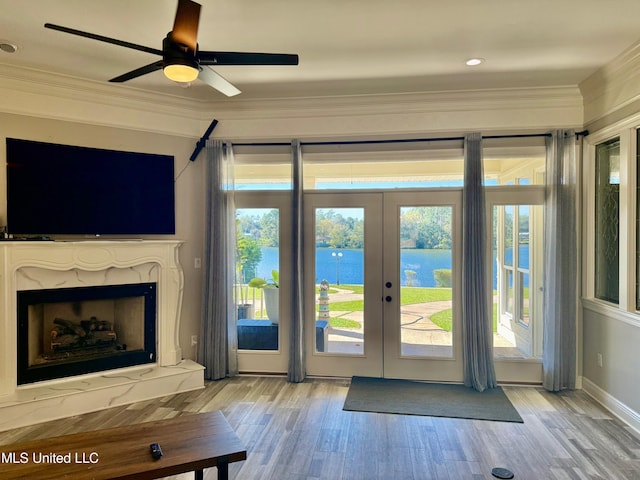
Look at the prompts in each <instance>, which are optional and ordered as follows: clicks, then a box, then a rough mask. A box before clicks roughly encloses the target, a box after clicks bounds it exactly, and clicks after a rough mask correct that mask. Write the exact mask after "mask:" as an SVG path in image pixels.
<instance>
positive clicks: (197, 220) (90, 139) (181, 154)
mask: <svg viewBox="0 0 640 480" xmlns="http://www.w3.org/2000/svg"><path fill="white" fill-rule="evenodd" d="M0 132H1V133H0V145H1V146H0V165H2V168H0V225H4V224H5V222H6V178H5V177H6V169H5V167H4V165H5V163H6V148H5V138H6V137H13V138H23V139H27V140H36V141H44V142H51V143H61V144H69V145H81V146H87V147H95V148H105V149H113V150H127V151H136V152H145V153H157V154H164V155H173V156H174V158H175V172H176V175H178V173H179V172H180V171H181V170H182V169H183V168H184V167H185V166H186V168H185V169H184V171H183V172H182V174H181V175H180V177H179V178H178V180H177V181H176V186H175V194H176V234H175V236H163V237H145V238H171V239H179V240H183V241H184V245H183V246H182V247H181V249H180V263H181V264H182V267H183V269H184V279H185V283H184V300H183V305H182V319H181V327H180V344H181V346H182V351H183V355H184V357H185V358H190V359H195V353H196V352H195V348H193V347H191V335H197V334H198V333H199V319H200V290H201V272H202V270H196V269H195V268H194V258H195V257H202V239H203V235H204V233H203V228H202V225H203V218H204V212H203V202H202V195H203V193H202V191H203V165H204V162H203V161H202V158H199V159H198V160H197V161H196V162H190V161H189V156H190V155H191V152H192V151H193V149H194V147H195V141H196V139H193V138H186V137H179V136H172V135H168V134H162V133H149V132H141V131H138V130H130V129H122V128H114V127H105V126H97V125H87V124H82V123H75V122H69V121H62V120H54V119H44V118H37V117H31V116H23V115H16V114H9V113H0ZM104 239H108V238H107V237H104ZM3 320H4V319H3Z"/></svg>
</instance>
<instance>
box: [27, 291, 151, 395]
mask: <svg viewBox="0 0 640 480" xmlns="http://www.w3.org/2000/svg"><path fill="white" fill-rule="evenodd" d="M156 290H157V285H156V283H140V284H126V285H104V286H91V287H76V288H57V289H44V290H22V291H18V292H17V313H18V315H17V320H18V328H17V332H18V351H17V353H18V359H17V361H18V385H23V384H27V383H33V382H39V381H43V380H53V379H56V378H64V377H70V376H75V375H82V374H86V373H93V372H101V371H107V370H112V369H115V368H122V367H131V366H135V365H142V364H145V363H153V362H155V361H156V358H155V357H156Z"/></svg>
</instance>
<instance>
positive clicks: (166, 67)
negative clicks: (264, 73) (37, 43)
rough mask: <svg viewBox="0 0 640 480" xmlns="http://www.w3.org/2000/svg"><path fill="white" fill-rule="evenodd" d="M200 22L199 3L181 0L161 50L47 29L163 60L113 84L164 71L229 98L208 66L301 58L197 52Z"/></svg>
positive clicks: (227, 86) (228, 88)
mask: <svg viewBox="0 0 640 480" xmlns="http://www.w3.org/2000/svg"><path fill="white" fill-rule="evenodd" d="M199 22H200V4H198V3H196V2H193V1H192V0H178V9H177V11H176V17H175V20H174V23H173V30H172V31H170V32H169V33H168V34H167V36H166V37H165V38H164V40H163V41H162V50H158V49H155V48H151V47H145V46H144V45H137V44H135V43H131V42H125V41H122V40H117V39H115V38H110V37H105V36H102V35H96V34H94V33H88V32H83V31H81V30H75V29H73V28H68V27H62V26H60V25H54V24H52V23H45V24H44V26H45V28H50V29H52V30H57V31H60V32H64V33H70V34H72V35H78V36H81V37H86V38H91V39H93V40H98V41H101V42H106V43H111V44H113V45H119V46H121V47H126V48H131V49H134V50H139V51H142V52H147V53H152V54H154V55H160V56H161V57H162V60H158V61H156V62H153V63H150V64H149V65H145V66H144V67H140V68H137V69H135V70H132V71H130V72H127V73H125V74H123V75H120V76H118V77H115V78H112V79H111V80H109V81H110V82H126V81H127V80H131V79H133V78H136V77H140V76H142V75H146V74H148V73H151V72H155V71H156V70H163V71H164V74H165V76H166V77H167V78H169V79H171V80H174V81H176V82H180V83H189V82H192V81H194V80H196V79H197V78H199V79H200V80H202V81H203V82H205V83H207V84H208V85H210V86H211V87H213V88H215V89H216V90H218V91H220V92H222V93H223V94H225V95H227V96H228V97H232V96H234V95H237V94H239V93H240V90H238V89H237V88H236V87H235V86H234V85H232V84H231V83H230V82H228V81H227V80H225V79H224V78H223V77H222V76H221V75H220V74H218V73H216V72H215V71H213V70H212V69H211V68H207V66H209V65H298V55H292V54H286V53H250V52H204V51H200V50H198V41H197V38H198V24H199Z"/></svg>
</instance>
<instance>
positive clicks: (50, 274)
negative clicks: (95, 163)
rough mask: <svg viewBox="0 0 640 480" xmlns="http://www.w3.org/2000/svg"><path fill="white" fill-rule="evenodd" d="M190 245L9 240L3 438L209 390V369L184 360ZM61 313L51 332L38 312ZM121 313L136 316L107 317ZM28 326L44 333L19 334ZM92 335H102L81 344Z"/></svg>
mask: <svg viewBox="0 0 640 480" xmlns="http://www.w3.org/2000/svg"><path fill="white" fill-rule="evenodd" d="M181 244H182V242H180V241H179V240H113V241H108V240H92V241H54V242H47V241H39V242H25V241H4V242H0V431H4V430H7V429H11V428H17V427H21V426H25V425H31V424H34V423H38V422H44V421H49V420H54V419H58V418H64V417H67V416H71V415H80V414H82V413H86V412H90V411H96V410H100V409H103V408H109V407H114V406H117V405H125V404H129V403H133V402H139V401H142V400H150V399H152V398H159V397H163V396H166V395H172V394H174V393H179V392H186V391H190V390H195V389H201V388H203V387H204V375H203V371H204V367H203V366H202V365H198V364H197V363H196V362H194V361H192V360H188V359H183V358H182V349H181V348H180V342H179V332H180V317H181V315H180V311H181V305H182V289H183V285H184V277H183V273H182V267H181V266H180V262H179V255H178V251H179V248H180V245H181ZM137 288H141V289H142V290H138V291H136V290H135V289H137ZM147 288H150V290H145V289H147ZM121 289H122V290H121ZM130 289H134V290H133V293H132V290H130ZM123 291H124V293H123ZM84 292H91V293H90V294H85V293H84ZM105 292H106V293H105ZM50 294H52V295H54V296H53V297H50V296H49V295H50ZM78 294H80V298H78V297H77V296H76V295H78ZM23 295H24V296H25V298H24V299H22V298H20V299H19V298H18V297H19V296H20V297H22V296H23ZM60 295H62V297H60ZM66 295H69V296H68V297H65V296H66ZM82 295H87V297H86V298H82ZM29 296H31V299H29V298H28V297H29ZM105 296H106V297H111V299H109V300H107V299H106V298H104V297H105ZM114 297H115V298H114ZM18 303H20V306H18ZM46 304H54V306H51V305H49V306H47V307H46V308H45V305H46ZM59 304H61V305H59ZM25 305H26V306H25ZM94 307H95V308H94ZM25 309H26V311H27V316H26V317H25V316H22V317H21V318H22V320H20V322H19V321H17V318H18V317H19V313H18V311H19V310H20V311H21V312H22V314H24V311H25ZM29 309H31V310H32V314H37V315H34V316H32V319H31V320H29V319H28V318H29V317H28V313H29V312H28V311H29ZM51 309H53V312H54V313H52V314H51V315H50V318H51V317H52V320H49V321H50V322H51V323H49V324H46V325H45V323H44V322H45V320H44V317H43V318H42V319H41V318H40V316H39V315H40V314H39V313H38V311H39V310H42V311H43V313H42V315H43V316H44V315H45V313H44V311H45V310H47V311H49V310H51ZM56 309H57V310H56ZM116 310H117V311H120V310H129V311H130V313H127V314H126V315H124V316H123V315H122V314H120V313H118V314H117V315H116V314H115V313H114V314H110V316H107V314H105V313H104V312H105V311H108V312H111V311H116ZM142 311H144V314H140V312H142ZM92 317H95V318H92ZM111 317H113V318H111ZM25 318H26V319H27V320H24V319H25ZM56 318H57V319H58V323H55V319H56ZM123 318H124V325H125V327H123ZM134 319H135V320H134ZM152 319H153V320H155V322H152V321H151V320H152ZM25 322H27V328H31V327H30V323H29V322H32V323H34V324H37V325H39V326H37V327H33V328H34V330H32V332H31V333H29V331H28V330H21V332H20V333H19V332H18V330H19V329H20V323H23V324H24V323H25ZM83 322H84V323H83ZM23 326H24V325H23ZM85 327H86V328H85ZM123 328H125V330H123ZM78 329H82V330H83V331H84V333H83V332H82V331H80V330H78ZM52 332H55V333H54V334H53V336H55V339H54V340H55V341H53V342H52V340H51V337H52ZM88 332H100V333H97V334H96V333H93V334H92V335H91V337H90V338H89V339H85V340H80V339H79V338H75V337H74V335H75V336H78V337H82V338H85V337H89V333H88ZM114 334H115V336H114ZM65 335H67V336H66V337H65V338H64V339H62V340H60V337H61V336H65ZM46 336H48V337H49V338H48V339H46V341H45V337H46ZM90 344H93V345H92V346H91V347H89V345H90ZM30 345H31V352H32V353H28V352H29V348H30ZM47 345H48V347H47ZM114 345H115V348H116V351H115V352H113V350H112V347H113V346H114ZM125 346H126V348H125ZM85 347H87V348H85ZM19 348H20V352H21V353H18V349H19ZM47 348H48V350H47ZM91 348H93V350H91ZM109 349H111V350H112V351H111V352H109V351H108V350H109ZM24 352H27V353H26V354H25V353H24ZM34 352H37V353H34ZM47 352H49V353H47ZM51 352H53V354H52V353H51ZM25 355H26V357H25ZM44 356H46V357H49V358H44ZM61 357H69V358H67V359H64V358H61ZM78 357H80V358H81V360H79V359H78ZM63 360H65V361H63ZM125 360H126V363H121V364H119V363H118V362H124V361H125ZM19 361H20V362H21V366H20V367H19V366H18V363H19ZM43 364H45V365H44V366H42V365H43ZM120 365H131V366H126V367H125V366H120ZM56 370H57V371H56ZM18 371H20V380H18ZM25 371H26V372H27V373H26V374H24V372H25ZM41 372H45V373H41ZM51 372H53V373H51ZM82 372H89V373H82ZM60 375H61V376H60ZM49 376H51V377H53V376H55V377H56V378H53V379H48V380H44V378H47V377H49ZM41 379H42V380H41Z"/></svg>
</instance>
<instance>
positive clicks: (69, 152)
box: [7, 138, 175, 236]
mask: <svg viewBox="0 0 640 480" xmlns="http://www.w3.org/2000/svg"><path fill="white" fill-rule="evenodd" d="M174 184H175V182H174V160H173V156H169V155H156V154H148V153H134V152H124V151H115V150H103V149H97V148H87V147H77V146H70V145H58V144H53V143H44V142H34V141H30V140H21V139H15V138H7V231H8V232H9V233H11V234H13V235H14V236H16V235H145V234H174V233H175V189H174V186H175V185H174Z"/></svg>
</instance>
